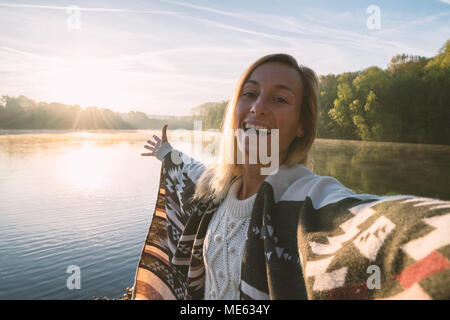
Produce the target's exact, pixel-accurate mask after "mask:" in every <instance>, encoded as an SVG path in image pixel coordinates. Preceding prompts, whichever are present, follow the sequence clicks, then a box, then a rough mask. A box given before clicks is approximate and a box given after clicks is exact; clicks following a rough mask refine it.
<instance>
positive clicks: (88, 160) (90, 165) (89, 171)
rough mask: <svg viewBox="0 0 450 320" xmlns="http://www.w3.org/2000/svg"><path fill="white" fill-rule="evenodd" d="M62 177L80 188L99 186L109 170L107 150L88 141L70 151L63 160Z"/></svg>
mask: <svg viewBox="0 0 450 320" xmlns="http://www.w3.org/2000/svg"><path fill="white" fill-rule="evenodd" d="M62 169H63V171H64V172H63V174H62V177H63V178H64V179H65V180H66V181H67V183H69V184H70V185H72V186H73V187H78V188H90V189H91V188H94V189H96V188H99V187H101V186H102V183H103V182H104V178H105V177H106V174H107V172H108V170H109V169H108V159H107V156H106V154H105V152H104V151H103V150H102V149H101V148H98V147H95V146H93V145H91V144H89V143H87V142H85V143H84V144H83V146H82V147H81V149H78V150H74V151H71V152H68V153H67V154H66V155H65V161H63V168H62Z"/></svg>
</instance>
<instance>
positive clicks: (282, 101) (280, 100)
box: [275, 97, 287, 103]
mask: <svg viewBox="0 0 450 320" xmlns="http://www.w3.org/2000/svg"><path fill="white" fill-rule="evenodd" d="M275 102H279V103H287V100H286V99H285V98H283V97H275Z"/></svg>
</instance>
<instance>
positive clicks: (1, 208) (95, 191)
mask: <svg viewBox="0 0 450 320" xmlns="http://www.w3.org/2000/svg"><path fill="white" fill-rule="evenodd" d="M12 133H14V134H12ZM153 134H158V135H159V134H160V132H159V131H150V130H149V131H133V130H131V131H108V130H104V131H89V132H71V131H21V132H18V131H14V132H5V131H3V132H1V133H0V279H1V281H0V299H92V298H93V297H94V296H97V297H103V296H107V297H109V298H113V297H120V296H122V295H123V293H124V292H125V288H126V287H131V286H132V284H133V280H134V276H135V270H136V266H137V263H138V259H139V255H140V251H141V249H142V245H143V242H144V239H145V236H146V234H147V231H148V227H149V225H150V220H151V215H152V214H153V209H154V205H155V201H156V190H157V187H158V182H159V181H158V180H159V170H160V162H159V161H158V160H156V159H154V158H151V157H142V156H140V154H141V153H142V152H145V150H146V149H144V148H143V146H144V144H145V142H146V140H148V139H149V138H151V137H152V135H153ZM169 141H171V142H172V144H173V145H174V147H176V148H179V149H181V150H182V151H185V152H186V153H189V152H190V151H191V145H190V142H189V139H186V140H184V141H180V140H179V139H178V140H177V141H172V140H171V133H170V132H169ZM310 160H311V162H310V165H311V166H312V167H313V170H314V171H315V172H316V173H318V174H320V175H331V176H333V177H335V178H337V179H338V180H339V181H340V182H341V183H343V184H344V185H345V186H346V187H348V188H351V189H353V190H355V191H356V192H362V193H373V194H380V195H382V194H414V195H418V196H426V197H435V198H439V199H443V200H450V170H449V168H450V147H448V146H435V145H414V144H398V143H372V142H360V141H343V140H322V139H319V140H317V141H316V143H315V145H314V146H313V149H312V153H311V157H310ZM69 265H77V266H79V267H80V270H81V289H80V290H69V289H68V288H67V286H66V280H67V278H68V277H69V276H70V274H68V273H66V270H67V267H68V266H69Z"/></svg>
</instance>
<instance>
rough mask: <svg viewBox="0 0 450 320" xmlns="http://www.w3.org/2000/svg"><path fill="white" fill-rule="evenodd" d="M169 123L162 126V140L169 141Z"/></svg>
mask: <svg viewBox="0 0 450 320" xmlns="http://www.w3.org/2000/svg"><path fill="white" fill-rule="evenodd" d="M168 126H169V125H168V124H165V125H164V127H163V128H162V141H163V142H167V127H168Z"/></svg>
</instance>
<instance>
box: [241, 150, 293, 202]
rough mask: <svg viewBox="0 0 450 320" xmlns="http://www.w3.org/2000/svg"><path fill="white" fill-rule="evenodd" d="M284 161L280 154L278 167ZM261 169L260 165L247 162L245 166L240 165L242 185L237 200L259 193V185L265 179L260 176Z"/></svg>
mask: <svg viewBox="0 0 450 320" xmlns="http://www.w3.org/2000/svg"><path fill="white" fill-rule="evenodd" d="M285 160H286V154H284V153H282V154H280V162H279V163H280V166H281V164H282V163H284V161H285ZM262 167H263V166H261V165H260V164H248V161H246V163H245V164H241V173H242V176H241V178H242V184H241V189H240V190H239V192H238V199H239V200H244V199H247V198H248V197H251V196H252V195H254V194H255V193H257V192H258V191H259V188H261V185H262V184H263V182H264V180H265V179H266V177H267V176H265V175H261V168H262Z"/></svg>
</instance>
